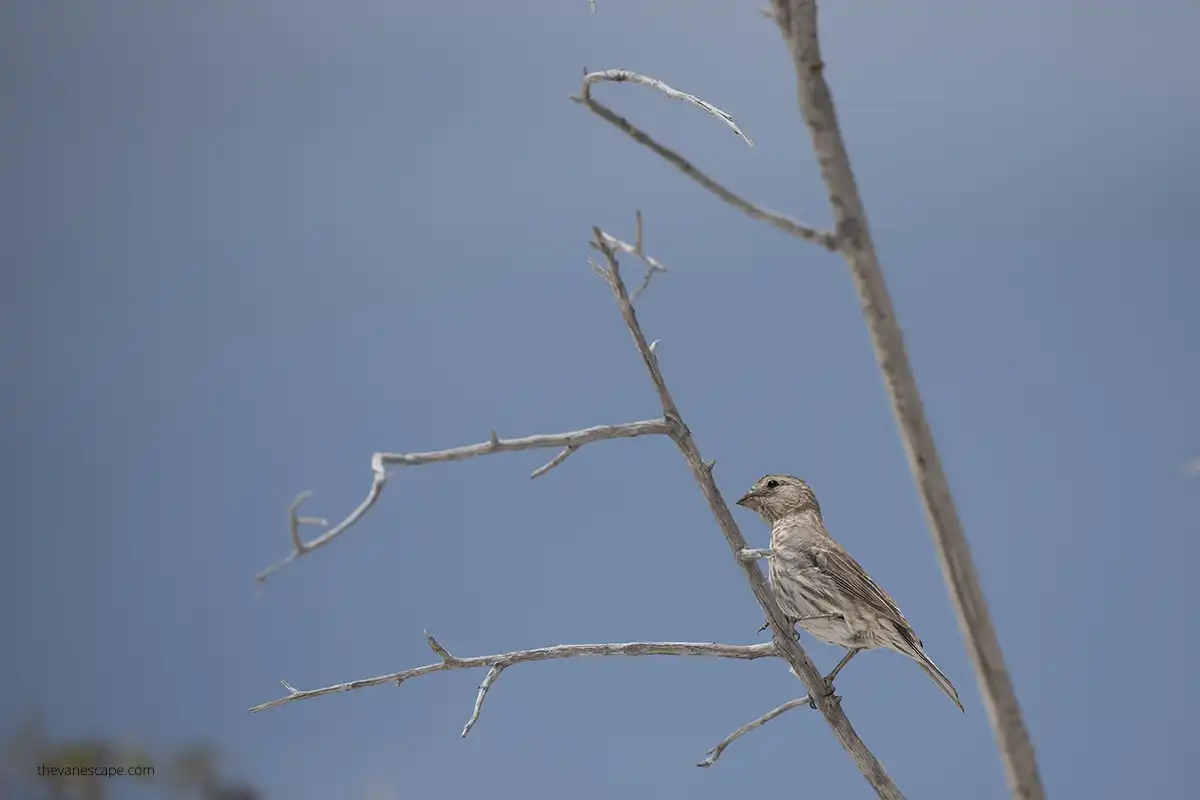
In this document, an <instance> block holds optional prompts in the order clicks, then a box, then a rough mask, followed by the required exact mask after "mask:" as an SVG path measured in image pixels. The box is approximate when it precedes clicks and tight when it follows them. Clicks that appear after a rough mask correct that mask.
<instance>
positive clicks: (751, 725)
mask: <svg viewBox="0 0 1200 800" xmlns="http://www.w3.org/2000/svg"><path fill="white" fill-rule="evenodd" d="M808 704H809V697H808V695H804V697H798V698H796V699H795V700H788V701H787V702H786V703H784V704H783V705H781V706H779V707H777V708H773V709H771V710H770V711H768V712H767V713H765V714H763V715H762V716H761V717H759V718H758V719H756V720H754V721H753V722H747V723H746V724H745V725H743V726H742V727H740V728H738V729H737V730H736V731H734V732H733V733H731V734H729V735H728V736H726V737H725V738H724V739H722V740H721V741H720V742H719V743H718V744H717V746H716V747H714V748H713V749H712V750H709V751H708V753H706V754H705V759H704V760H703V761H701V762H700V763H699V764H697V765H696V766H697V767H711V766H712V765H713V763H714V762H715V761H716V760H717V759H718V758H720V757H721V753H723V752H725V748H726V747H729V745H731V744H733V743H734V742H735V741H737V740H738V739H740V738H741V737H743V736H745V735H746V734H747V733H749V732H750V731H752V730H754V729H755V728H761V727H762V726H763V725H766V724H767V723H768V722H770V721H771V720H773V719H775V718H776V717H778V716H779V715H780V714H784V713H786V712H788V711H791V710H792V709H793V708H799V707H800V706H806V705H808Z"/></svg>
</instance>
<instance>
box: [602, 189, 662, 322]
mask: <svg viewBox="0 0 1200 800" xmlns="http://www.w3.org/2000/svg"><path fill="white" fill-rule="evenodd" d="M604 235H605V237H607V238H606V239H605V241H607V242H608V245H609V247H612V248H613V249H614V250H620V251H621V252H623V253H628V254H629V255H631V256H636V257H637V258H639V259H641V260H642V262H643V263H644V264H645V265H646V275H645V277H643V278H642V285H641V286H639V287H638V288H636V289H634V290H633V296H632V298H631V299H632V300H634V301H636V300H637V299H638V296H639V295H641V293H642V292H644V291H646V289H647V288H648V287H649V286H650V279H651V278H653V277H654V273H656V272H667V271H668V270H667V268H666V267H664V266H663V265H662V264H660V263H658V262H657V261H655V260H654V259H653V258H651V257H650V256H648V255H646V250H645V247H644V243H645V242H644V238H643V233H642V212H641V211H640V210H639V211H638V212H637V240H636V244H630V243H629V242H623V241H621V240H620V239H618V238H616V237H615V236H609V235H608V234H607V233H605V234H604Z"/></svg>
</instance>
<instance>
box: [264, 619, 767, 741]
mask: <svg viewBox="0 0 1200 800" xmlns="http://www.w3.org/2000/svg"><path fill="white" fill-rule="evenodd" d="M425 636H426V638H427V640H428V642H429V647H430V649H431V650H433V652H435V653H437V655H438V657H439V658H440V659H441V660H440V661H439V662H438V663H436V664H426V665H425V666H423V667H414V668H413V669H406V670H403V671H401V672H392V673H389V674H387V675H380V676H378V677H375V678H364V679H362V680H357V681H349V682H347V683H339V684H335V685H333V686H325V687H322V688H320V689H307V690H300V689H294V688H292V687H291V686H290V685H289V684H288V683H287V682H286V681H281V683H283V685H284V687H285V688H286V689H287V690H288V694H287V695H285V696H284V697H280V698H278V699H276V700H271V701H268V702H266V703H260V704H259V705H256V706H252V707H251V708H249V709H247V710H248V711H250V712H251V713H256V712H259V711H265V710H266V709H268V708H274V707H275V706H281V705H283V704H284V703H291V702H294V701H296V700H309V699H311V698H314V697H321V696H322V695H327V694H336V693H338V692H349V691H353V690H355V689H362V688H365V687H367V686H379V685H381V684H385V683H395V684H400V683H402V682H404V681H406V680H410V679H412V678H419V677H421V676H422V675H431V674H433V673H435V672H445V671H446V670H451V669H482V668H484V667H486V668H487V669H488V674H487V677H486V678H485V679H484V681H483V684H482V685H481V686H480V687H479V694H478V695H477V696H476V699H475V706H474V708H473V709H472V711H471V717H470V719H469V720H468V721H467V724H466V726H465V727H464V728H463V733H462V735H463V736H466V735H467V733H468V732H470V730H471V727H472V726H473V725H474V724H475V722H476V720H478V719H479V712H480V710H481V709H482V707H483V699H484V697H485V696H486V694H487V691H488V689H490V688H491V686H492V684H493V683H494V682H495V680H496V678H498V677H499V676H500V672H501V671H503V670H504V669H506V668H508V667H511V666H512V665H514V664H524V663H528V662H531V661H550V660H553V659H558V658H585V657H591V656H707V657H709V658H736V659H744V660H747V661H753V660H754V659H758V658H773V657H775V656H777V655H778V650H777V649H776V646H775V643H774V642H764V643H762V644H717V643H713V642H627V643H624V644H560V645H555V646H553V647H538V648H535V649H532V650H514V651H512V652H511V653H498V654H496V655H490V656H472V657H469V658H459V657H457V656H454V655H451V654H450V652H449V651H448V650H446V648H444V647H442V645H441V644H439V643H438V641H437V639H434V638H433V637H432V636H430V635H429V633H428V632H426V634H425Z"/></svg>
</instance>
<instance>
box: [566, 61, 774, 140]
mask: <svg viewBox="0 0 1200 800" xmlns="http://www.w3.org/2000/svg"><path fill="white" fill-rule="evenodd" d="M600 81H611V82H612V83H640V84H641V85H642V86H649V87H650V88H652V89H657V90H658V91H660V92H662V93H663V94H665V95H666V96H667V97H669V98H671V99H672V100H683V101H684V102H686V103H691V104H692V105H694V106H696V107H698V108H702V109H704V110H705V111H707V112H708V113H709V114H712V115H713V116H714V117H716V118H717V119H719V120H721V121H722V122H724V123H725V124H726V125H728V126H729V127H730V128H731V129H732V130H733V132H734V133H736V134H737V135H738V136H740V137H742V139H743V140H744V141H745V142H746V144H748V145H750V146H751V147H754V142H752V141H750V137H749V136H747V135H746V134H744V133H742V130H741V128H739V127H738V126H737V124H736V123H735V122H734V121H733V117H731V116H729V115H728V114H726V113H725V112H724V111H722V110H721V109H719V108H717V107H716V106H714V105H713V104H712V103H708V102H705V101H704V100H701V99H700V98H699V97H696V95H694V94H688V93H687V92H681V91H679V90H678V89H672V88H671V87H670V86H667V85H666V84H665V83H663V82H662V81H660V80H658V79H657V78H651V77H648V76H646V75H641V74H639V73H637V72H630V71H629V70H627V69H606V70H603V71H602V72H591V73H588V74H587V75H584V76H583V87H584V88H583V91H584V97H586V96H587V93H588V92H590V91H591V89H590V87H591V85H592V84H593V83H599V82H600Z"/></svg>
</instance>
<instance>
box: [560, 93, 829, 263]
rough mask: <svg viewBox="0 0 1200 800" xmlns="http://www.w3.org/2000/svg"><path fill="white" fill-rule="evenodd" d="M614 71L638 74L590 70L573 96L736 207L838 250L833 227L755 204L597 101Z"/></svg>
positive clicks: (751, 215) (784, 229)
mask: <svg viewBox="0 0 1200 800" xmlns="http://www.w3.org/2000/svg"><path fill="white" fill-rule="evenodd" d="M614 73H615V74H624V75H636V74H637V73H631V72H627V71H626V70H606V71H603V72H593V73H589V74H588V75H585V76H584V78H583V86H582V87H581V88H580V91H579V95H580V96H579V97H572V98H571V99H572V100H574V101H575V102H577V103H582V104H583V105H585V106H587V107H588V109H589V110H590V111H592V113H594V114H596V115H597V116H598V117H600V118H601V119H603V120H604V121H606V122H608V123H610V124H612V125H615V126H616V127H617V128H619V129H620V130H621V131H623V132H624V133H625V134H626V135H628V136H630V137H632V138H633V140H634V141H635V142H637V143H638V144H641V145H645V146H646V147H648V148H650V149H651V150H653V151H654V152H655V153H658V155H660V156H662V157H663V158H665V159H666V160H667V161H668V162H670V163H671V164H672V165H674V166H675V167H676V168H677V169H679V170H680V171H681V172H682V173H683V174H684V175H687V176H688V177H689V178H691V179H692V180H694V181H696V183H698V184H700V185H701V186H703V187H704V188H705V189H707V190H708V191H710V192H712V193H713V194H715V195H716V196H717V197H719V198H721V199H722V200H723V201H725V202H726V203H728V204H729V205H731V206H733V207H734V208H736V209H738V210H739V211H741V212H742V213H744V214H747V215H749V216H750V217H753V218H754V219H757V220H761V221H763V222H767V223H769V224H771V225H774V226H775V227H776V228H778V229H780V230H781V231H783V232H784V233H788V234H791V235H792V236H796V237H798V238H800V239H803V240H805V241H808V242H815V243H817V244H819V245H821V246H822V247H824V248H825V249H826V250H836V249H837V237H835V236H834V235H833V234H832V233H830V232H829V231H822V230H818V229H816V228H812V227H809V226H808V225H805V224H803V223H800V222H796V221H795V220H792V219H789V218H788V217H785V216H783V215H782V214H776V213H775V212H773V211H767V210H766V209H764V208H760V207H759V206H756V205H754V204H753V203H751V202H750V201H749V200H746V199H744V198H742V197H740V196H739V195H736V194H734V193H733V192H731V191H729V190H728V189H726V188H725V187H724V186H722V185H721V184H719V183H717V182H716V181H714V180H713V179H712V178H710V177H708V176H707V175H705V174H704V173H703V172H701V171H700V170H698V169H696V167H695V166H693V165H692V163H691V162H690V161H688V160H687V159H686V158H684V157H683V156H681V155H679V154H678V153H676V152H675V151H674V150H672V149H670V148H669V147H665V146H663V145H661V144H659V143H658V142H656V141H655V140H654V139H652V138H651V137H650V135H649V134H647V133H645V132H643V131H642V130H640V129H639V128H637V127H635V126H633V125H632V124H630V122H629V120H627V119H625V118H624V117H622V116H620V115H619V114H617V113H616V112H614V111H613V110H612V109H610V108H609V107H608V106H606V105H603V104H601V103H599V102H597V101H596V100H593V99H592V84H593V83H595V82H597V81H600V80H618V79H616V78H610V77H608V76H609V75H612V74H614ZM638 77H639V78H643V79H644V82H647V85H650V86H656V88H657V84H658V83H659V82H658V81H655V80H654V79H653V78H645V76H640V75H639V76H638ZM620 80H629V78H621V79H620ZM689 96H690V95H689Z"/></svg>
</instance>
